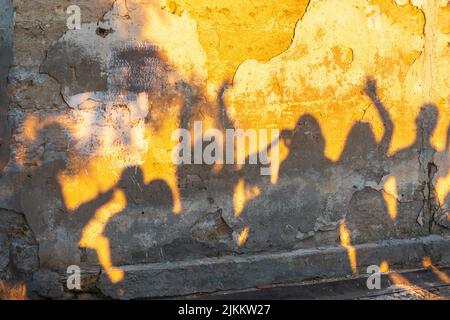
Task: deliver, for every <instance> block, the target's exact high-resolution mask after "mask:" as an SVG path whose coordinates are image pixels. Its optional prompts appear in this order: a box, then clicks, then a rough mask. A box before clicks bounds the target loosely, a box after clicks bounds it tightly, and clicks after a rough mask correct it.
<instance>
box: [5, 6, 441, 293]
mask: <svg viewBox="0 0 450 320" xmlns="http://www.w3.org/2000/svg"><path fill="white" fill-rule="evenodd" d="M0 3H1V4H3V5H2V6H1V8H6V10H4V9H2V11H1V12H0V17H1V18H2V19H1V22H0V23H1V25H0V31H1V33H0V37H1V38H2V50H1V52H0V57H1V59H0V62H1V64H0V84H2V83H3V82H4V80H5V79H6V78H5V77H6V75H8V94H9V103H8V100H7V99H6V95H4V94H1V91H0V99H1V100H0V107H1V109H0V124H1V125H2V129H1V130H3V131H0V133H1V140H0V142H1V144H2V146H1V152H0V164H1V163H2V159H3V163H4V164H5V165H6V167H5V169H4V172H3V173H2V175H1V176H0V188H1V189H0V207H1V208H3V209H2V211H1V215H0V221H3V219H5V221H6V223H4V224H3V223H2V224H1V226H2V228H4V229H5V230H3V229H0V270H4V271H3V272H2V273H0V276H1V279H2V281H3V282H4V283H5V284H4V285H9V286H13V287H14V286H16V287H17V286H19V289H20V285H23V286H24V287H26V288H27V290H28V292H27V294H28V295H29V297H36V295H37V296H38V297H39V296H40V297H42V296H44V297H59V296H61V295H63V294H65V296H64V297H67V298H70V297H72V295H71V294H73V293H69V292H65V293H63V288H62V287H61V284H60V283H61V281H62V280H61V279H63V278H64V275H65V272H66V269H67V267H68V266H70V265H78V266H81V267H82V269H83V272H84V274H83V275H84V276H85V279H86V282H85V283H84V284H83V292H89V293H94V294H96V295H102V294H103V295H106V296H111V297H116V298H138V297H149V296H174V295H182V294H189V293H194V292H211V291H217V290H228V289H240V288H249V287H255V286H260V285H265V284H273V283H286V282H290V281H302V280H306V279H311V278H327V277H328V278H329V277H336V276H344V275H349V274H352V273H353V274H356V273H364V272H365V270H366V267H367V266H368V265H372V264H377V265H379V264H381V263H383V262H387V263H388V264H389V265H390V266H391V267H392V268H406V267H418V266H421V264H422V261H423V259H425V258H426V257H431V259H432V261H433V262H434V263H435V264H439V263H441V264H448V263H449V262H450V256H449V254H448V247H449V245H450V243H449V242H448V236H449V230H448V228H449V227H450V220H449V212H450V211H449V210H448V206H449V205H450V202H449V201H450V200H449V198H448V197H447V193H448V191H449V190H450V188H449V186H450V184H449V181H448V180H449V178H448V177H449V172H450V171H449V169H450V167H449V165H448V160H447V159H448V156H449V155H450V154H449V147H448V146H449V144H448V132H450V131H449V124H450V121H449V120H450V112H449V110H450V109H449V107H450V95H449V94H450V80H449V78H448V74H449V72H450V50H449V48H450V45H449V44H450V34H449V32H450V29H449V25H450V3H449V2H448V1H438V0H424V1H411V2H410V1H399V0H398V1H386V0H380V1H377V0H373V1H365V0H345V1H344V0H339V1H338V0H316V1H298V0H296V1H290V0H286V1H281V3H280V1H272V0H267V1H261V2H259V3H258V4H256V5H255V4H253V3H251V2H248V3H247V2H241V1H234V0H222V1H215V2H214V3H213V2H211V3H209V2H204V1H194V0H192V1H187V0H174V1H165V0H161V1H159V0H158V1H157V0H154V1H151V0H146V1H144V0H140V1H139V0H133V1H130V0H128V1H119V0H118V1H107V0H101V1H100V0H98V1H88V0H86V1H82V0H79V1H74V3H71V4H76V5H78V6H79V7H80V8H81V18H82V26H81V29H79V30H68V29H67V26H66V20H67V18H68V15H67V14H66V12H65V9H66V6H67V5H68V3H67V2H65V1H58V0H51V1H32V2H30V1H22V0H16V1H14V6H15V11H16V19H15V30H14V36H15V46H14V55H13V56H14V62H13V63H11V62H9V57H10V56H11V57H12V55H11V52H12V51H11V50H9V47H10V46H11V45H10V43H12V42H11V39H12V35H13V32H12V29H11V27H12V23H13V20H12V11H11V9H12V4H11V2H10V1H4V0H3V1H1V2H0ZM4 17H6V18H4ZM3 39H6V41H3ZM4 57H5V58H4ZM2 79H3V80H2ZM2 81H3V82H2ZM1 87H3V86H0V88H1ZM6 114H7V115H8V117H6ZM195 121H202V123H203V126H204V130H205V131H206V130H207V129H211V128H216V129H217V130H218V132H221V133H224V132H225V130H226V129H231V128H240V129H244V130H247V129H278V130H279V131H280V137H279V142H278V144H277V139H275V140H274V141H268V142H266V143H265V144H264V143H262V142H261V141H260V144H259V146H258V145H257V146H256V147H255V146H254V145H251V146H250V149H249V150H246V152H245V156H250V154H253V153H255V152H259V151H262V150H263V149H265V148H266V147H267V145H271V146H272V148H276V147H277V148H279V151H280V160H279V161H275V159H272V162H271V164H270V169H271V173H272V175H271V176H262V175H261V174H260V172H261V171H260V169H261V165H250V164H249V163H248V161H247V163H246V164H244V165H232V164H215V165H206V164H203V165H202V164H196V165H190V164H184V165H175V164H174V162H173V161H172V156H173V154H174V150H175V147H176V145H177V142H176V141H173V140H172V139H171V137H172V133H173V132H174V131H175V130H177V129H179V128H184V129H187V130H189V131H191V132H193V131H194V122H195ZM4 128H11V132H12V136H11V137H10V136H9V132H10V129H4ZM261 140H263V139H261ZM192 143H193V144H196V143H194V141H192ZM204 147H205V146H204ZM2 167H3V166H0V170H1V169H2ZM3 226H5V227H3ZM18 230H20V231H18ZM19 234H20V236H19V237H18V235H19ZM17 237H18V238H17ZM17 242H19V243H20V245H21V246H22V247H23V248H24V250H21V252H26V254H22V255H20V254H19V253H16V251H14V250H15V249H14V248H17V245H16V243H17ZM1 250H3V251H1ZM23 255H25V256H23ZM2 257H3V258H2ZM6 257H8V258H6ZM9 257H11V259H13V263H9V259H10V258H9ZM14 259H15V260H14ZM14 261H15V262H14ZM24 261H26V262H24ZM24 263H25V264H26V266H24V267H23V266H22V267H20V266H19V265H21V264H22V265H23V264H24ZM21 268H22V269H21ZM99 270H101V272H100V276H99V277H97V275H98V272H99ZM19 289H18V290H19ZM10 291H11V290H10ZM19 291H20V290H19ZM0 292H1V288H0ZM78 294H80V293H78Z"/></svg>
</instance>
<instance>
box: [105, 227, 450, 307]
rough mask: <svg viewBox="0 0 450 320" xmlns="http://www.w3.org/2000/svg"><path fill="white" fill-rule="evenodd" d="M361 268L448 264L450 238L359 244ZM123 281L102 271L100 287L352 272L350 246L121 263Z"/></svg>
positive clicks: (179, 287) (144, 291)
mask: <svg viewBox="0 0 450 320" xmlns="http://www.w3.org/2000/svg"><path fill="white" fill-rule="evenodd" d="M355 249H356V252H357V262H358V269H359V272H360V273H365V272H366V270H367V266H369V265H379V264H380V263H381V262H382V261H387V262H388V263H389V265H390V266H391V268H392V269H395V270H401V269H407V268H420V267H422V259H423V258H424V257H426V256H428V257H430V258H431V259H432V261H433V263H434V264H437V265H449V264H450V250H449V249H450V238H448V237H440V236H428V237H423V238H418V239H410V240H390V241H383V242H379V243H373V244H364V245H358V246H355ZM122 268H123V270H124V271H125V279H124V280H123V281H122V282H120V283H119V284H117V285H113V284H112V283H111V282H110V281H109V279H108V277H107V275H106V274H105V273H102V274H101V276H100V279H99V283H98V284H97V286H98V287H99V289H100V290H101V291H102V293H103V294H105V295H107V296H110V297H112V298H115V299H137V298H152V297H170V296H182V295H189V294H194V293H212V292H217V291H224V290H240V289H248V288H255V287H259V286H264V285H269V284H270V285H273V284H287V283H300V282H302V281H306V280H314V279H317V280H318V279H330V278H335V277H345V276H351V275H352V271H351V268H350V264H349V260H348V256H347V250H346V249H345V248H342V247H328V248H319V249H312V250H296V251H291V252H282V253H267V254H260V255H252V256H227V257H222V258H207V259H200V260H195V261H182V262H169V263H157V264H148V265H133V266H124V267H122Z"/></svg>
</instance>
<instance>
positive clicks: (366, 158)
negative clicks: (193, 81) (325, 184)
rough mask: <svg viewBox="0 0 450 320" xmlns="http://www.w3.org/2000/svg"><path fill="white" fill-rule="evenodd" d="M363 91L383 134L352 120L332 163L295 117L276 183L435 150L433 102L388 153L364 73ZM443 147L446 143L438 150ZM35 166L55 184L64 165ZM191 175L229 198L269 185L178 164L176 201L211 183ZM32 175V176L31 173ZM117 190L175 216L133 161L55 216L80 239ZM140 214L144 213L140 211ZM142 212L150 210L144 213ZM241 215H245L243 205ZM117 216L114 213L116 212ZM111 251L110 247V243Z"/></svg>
mask: <svg viewBox="0 0 450 320" xmlns="http://www.w3.org/2000/svg"><path fill="white" fill-rule="evenodd" d="M226 89H227V85H226V84H224V85H223V87H222V89H221V90H220V92H219V94H218V98H217V105H218V109H219V116H218V117H219V121H221V122H222V123H223V124H224V126H225V127H226V128H232V127H233V126H232V122H231V121H230V119H229V118H228V116H227V114H226V106H225V102H224V99H223V95H224V93H225V91H226ZM364 93H365V94H366V95H367V96H368V97H369V98H370V100H371V102H372V106H373V107H375V108H376V109H377V111H378V114H379V116H380V118H381V119H382V121H383V125H384V135H383V137H382V139H381V140H380V141H379V142H377V139H376V138H375V136H374V134H373V132H372V129H371V127H370V126H369V124H367V123H364V122H357V123H356V124H355V125H354V127H353V128H352V129H351V131H350V134H349V135H348V138H347V141H346V145H345V148H344V151H343V153H342V156H341V158H340V159H339V160H338V161H337V162H332V161H331V160H329V159H328V158H326V157H325V155H324V149H325V140H324V137H323V135H322V133H321V129H320V126H319V124H318V122H317V120H316V119H315V118H314V117H313V116H312V115H304V116H302V117H301V118H300V119H299V120H298V122H297V124H296V127H295V128H294V129H293V130H284V131H282V132H281V135H280V139H282V140H283V141H284V143H285V144H286V145H287V146H288V148H289V155H288V157H287V158H286V159H285V160H284V161H283V162H282V164H281V166H280V169H279V182H278V183H282V182H283V180H284V179H290V178H291V177H292V176H293V175H301V174H302V172H303V171H304V170H315V171H316V172H317V173H318V174H319V175H320V173H321V172H324V171H325V170H327V169H328V168H331V167H333V166H336V165H340V164H344V165H345V164H351V167H353V168H354V167H358V166H360V167H361V168H363V167H365V166H366V167H367V166H373V165H374V164H376V163H377V161H378V162H379V163H381V162H382V161H384V162H385V161H391V162H392V163H395V162H396V161H402V159H409V158H411V157H418V156H420V154H419V153H420V152H421V151H423V150H428V152H431V153H433V152H437V151H436V150H435V149H434V147H433V146H432V145H431V144H430V138H431V135H432V133H433V132H434V129H435V127H436V125H437V119H438V111H437V108H436V106H434V105H432V104H428V105H424V106H423V107H422V108H421V111H420V114H419V115H418V117H417V119H416V125H417V136H416V139H415V142H414V144H413V145H411V146H410V147H409V148H407V149H404V150H401V151H399V152H397V153H396V154H394V155H390V156H389V155H388V148H389V146H390V142H391V139H392V134H393V122H392V120H391V118H390V115H389V113H388V111H387V109H386V107H385V106H384V105H383V103H382V102H381V101H380V99H379V96H378V94H377V87H376V82H375V80H373V79H371V78H367V80H366V84H365V87H364ZM189 108H191V107H190V106H186V107H185V109H184V110H183V113H182V118H184V119H187V118H189V116H188V115H187V114H186V113H187V112H188V111H186V110H187V109H189ZM183 126H184V127H186V128H188V127H189V125H188V123H183V124H182V127H183ZM41 132H46V134H45V135H46V137H44V139H49V138H48V136H49V132H51V136H58V137H61V136H63V135H65V134H67V131H66V130H64V128H62V127H61V126H60V125H59V124H49V125H47V126H46V127H44V128H43V129H42V130H41ZM61 132H64V134H63V135H61V134H60V133H61ZM62 144H64V143H62ZM447 151H448V147H447V150H445V151H444V152H447ZM247 163H248V162H247ZM349 167H350V166H349ZM53 168H54V167H53ZM41 170H43V171H44V175H45V174H46V176H47V177H48V178H49V179H54V184H56V185H57V181H56V177H57V175H58V173H59V172H62V171H64V170H66V168H65V165H64V164H63V165H62V166H61V167H59V168H58V169H57V171H56V172H55V170H54V169H50V170H49V169H48V168H44V167H43V168H41ZM443 171H445V172H442V175H446V173H447V172H446V170H443ZM192 174H197V175H199V176H201V177H203V178H206V180H207V179H208V177H211V176H213V175H214V176H216V177H222V179H221V183H220V186H217V188H220V189H221V192H224V193H226V194H229V195H230V201H231V203H232V196H233V192H234V189H235V187H236V184H237V183H238V181H239V180H240V179H242V178H244V179H247V178H248V179H250V180H252V183H253V184H256V185H258V187H259V189H260V190H261V193H260V195H259V198H261V197H265V193H264V190H265V188H266V186H267V185H269V184H270V177H264V176H261V175H260V168H259V167H258V165H248V164H246V165H244V166H243V167H242V168H237V167H236V166H232V165H224V166H223V167H222V169H221V170H220V172H217V170H216V169H214V168H213V166H208V165H180V166H179V167H178V168H177V176H178V180H179V185H180V186H181V188H180V192H181V203H183V198H185V197H189V195H190V194H191V193H192V192H196V191H198V189H199V188H200V189H202V188H203V189H204V190H206V189H208V188H211V186H205V185H200V186H199V185H198V184H197V185H190V184H189V183H185V181H186V179H185V178H186V176H188V175H192ZM34 175H35V176H36V175H37V174H34ZM201 180H204V179H201ZM318 183H320V181H318ZM117 189H120V190H122V191H123V192H124V194H125V196H126V200H127V206H126V208H125V209H124V211H126V210H129V209H130V208H132V207H133V206H135V207H136V206H141V207H145V206H147V207H152V206H155V207H163V208H167V214H168V215H169V216H171V217H169V221H170V219H176V216H175V215H174V214H173V213H172V207H173V204H174V199H173V196H172V191H171V189H170V188H169V186H168V184H167V183H166V182H165V181H163V180H154V181H151V182H150V183H149V184H145V183H144V175H143V172H142V170H141V169H140V168H139V167H136V166H133V167H129V168H126V169H125V170H124V171H123V173H122V175H121V178H120V180H119V182H118V183H117V185H115V186H114V187H113V188H111V189H110V190H109V191H107V192H104V193H102V194H100V195H98V196H97V197H96V198H95V199H94V200H92V201H91V202H89V203H86V204H83V205H81V206H80V207H79V208H78V209H76V210H75V211H74V212H72V214H69V215H66V216H65V217H60V219H59V220H60V221H61V223H63V224H66V226H65V227H66V228H67V229H68V230H71V231H74V232H75V231H76V234H77V236H79V237H78V238H80V237H81V234H82V227H83V226H85V225H86V224H87V223H88V222H89V221H90V219H92V218H93V217H94V216H95V214H96V212H97V210H98V209H99V208H101V207H102V206H104V205H105V204H107V203H108V202H109V201H111V199H112V198H113V194H114V190H117ZM207 193H208V191H207ZM56 197H59V198H60V199H61V203H62V205H63V206H64V200H63V199H64V198H63V195H62V192H61V190H57V195H56ZM63 211H65V212H70V210H69V209H67V208H63ZM124 211H122V212H124ZM143 213H144V212H142V214H143ZM148 214H151V213H150V212H149V213H148ZM181 214H183V213H181ZM242 214H243V215H245V210H244V212H243V213H242ZM118 215H120V213H119V214H118ZM113 219H114V217H113ZM62 221H64V222H62ZM110 222H111V221H109V223H110ZM111 252H114V250H113V248H112V250H111Z"/></svg>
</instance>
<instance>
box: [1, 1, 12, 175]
mask: <svg viewBox="0 0 450 320" xmlns="http://www.w3.org/2000/svg"><path fill="white" fill-rule="evenodd" d="M0 8H1V9H0V172H2V171H3V168H4V167H5V165H6V163H7V162H8V159H9V139H10V128H9V125H8V119H7V115H8V106H9V103H8V97H7V95H6V80H7V77H8V71H9V67H10V65H11V64H12V59H13V38H14V12H13V5H12V1H11V0H2V1H1V2H0Z"/></svg>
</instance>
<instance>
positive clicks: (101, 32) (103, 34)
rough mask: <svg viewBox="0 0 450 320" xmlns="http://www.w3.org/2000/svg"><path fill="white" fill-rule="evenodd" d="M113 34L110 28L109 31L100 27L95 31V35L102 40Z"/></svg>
mask: <svg viewBox="0 0 450 320" xmlns="http://www.w3.org/2000/svg"><path fill="white" fill-rule="evenodd" d="M113 32H114V30H113V29H111V28H110V29H104V28H101V27H98V28H97V30H96V31H95V33H96V34H97V35H98V36H100V37H102V38H106V37H107V36H108V35H109V34H111V33H113Z"/></svg>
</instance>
